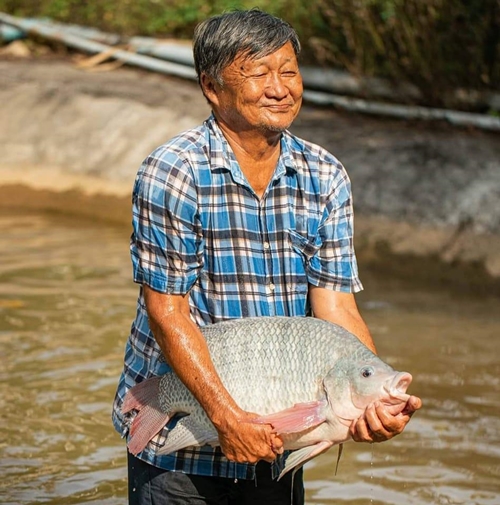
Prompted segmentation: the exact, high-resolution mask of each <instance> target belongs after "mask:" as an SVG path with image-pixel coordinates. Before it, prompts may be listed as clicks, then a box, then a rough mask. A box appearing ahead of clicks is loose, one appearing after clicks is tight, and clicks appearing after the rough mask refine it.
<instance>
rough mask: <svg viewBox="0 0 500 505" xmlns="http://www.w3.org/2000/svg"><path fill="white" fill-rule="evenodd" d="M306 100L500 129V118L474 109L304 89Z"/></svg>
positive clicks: (357, 109) (385, 113)
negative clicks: (375, 99)
mask: <svg viewBox="0 0 500 505" xmlns="http://www.w3.org/2000/svg"><path fill="white" fill-rule="evenodd" d="M303 96H304V100H306V101H308V102H311V103H314V104H317V105H333V106H335V107H338V108H340V109H344V110H348V111H350V112H360V113H363V114H373V115H377V116H388V117H394V118H399V119H421V120H444V121H448V122H449V123H451V124H454V125H459V126H474V127H476V128H481V129H483V130H490V131H500V118H498V117H494V116H487V115H485V114H474V113H472V112H460V111H453V110H448V109H434V108H430V107H420V106H414V105H395V104H389V103H383V102H372V101H368V100H362V99H360V98H350V97H346V96H339V95H333V94H331V93H322V92H320V91H309V90H305V91H304V95H303Z"/></svg>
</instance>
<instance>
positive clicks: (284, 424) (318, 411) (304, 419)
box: [252, 400, 327, 435]
mask: <svg viewBox="0 0 500 505" xmlns="http://www.w3.org/2000/svg"><path fill="white" fill-rule="evenodd" d="M326 404H327V402H326V400H317V401H313V402H306V403H296V404H295V405H294V406H293V407H290V408H289V409H285V410H281V411H280V412H276V413H274V414H268V415H266V416H259V417H256V418H255V419H253V420H252V422H254V423H257V424H270V425H271V426H272V427H273V428H274V429H275V430H276V432H277V433H278V434H281V435H285V434H287V433H298V432H301V431H304V430H307V429H308V428H312V427H313V426H317V425H318V424H321V423H322V422H323V421H325V419H326V417H325V413H324V407H325V405H326Z"/></svg>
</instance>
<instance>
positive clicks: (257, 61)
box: [228, 42, 297, 68]
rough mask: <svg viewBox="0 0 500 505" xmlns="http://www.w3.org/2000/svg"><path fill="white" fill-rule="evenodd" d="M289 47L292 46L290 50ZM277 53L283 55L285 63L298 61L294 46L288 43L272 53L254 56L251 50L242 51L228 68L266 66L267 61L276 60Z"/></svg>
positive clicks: (282, 58)
mask: <svg viewBox="0 0 500 505" xmlns="http://www.w3.org/2000/svg"><path fill="white" fill-rule="evenodd" d="M287 46H290V48H289V50H288V47H287ZM277 53H280V55H281V54H282V57H281V60H282V61H283V62H288V61H297V56H296V54H295V51H294V49H293V46H292V44H291V43H290V42H287V43H286V44H284V45H283V46H281V47H279V48H278V49H276V50H274V51H270V52H262V53H257V54H252V53H251V51H249V50H244V51H240V52H239V53H238V54H237V55H236V56H235V58H234V60H233V61H232V62H231V63H230V64H229V65H228V66H232V65H234V66H237V67H239V68H245V67H255V66H256V65H261V64H265V63H266V62H267V61H269V60H271V59H274V58H275V57H276V54H277Z"/></svg>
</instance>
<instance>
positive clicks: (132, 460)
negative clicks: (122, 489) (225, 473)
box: [128, 453, 304, 505]
mask: <svg viewBox="0 0 500 505" xmlns="http://www.w3.org/2000/svg"><path fill="white" fill-rule="evenodd" d="M128 496H129V505H304V484H303V478H302V469H300V470H298V471H297V472H295V474H294V475H293V476H292V472H288V473H287V474H286V475H285V476H284V477H283V478H282V479H280V480H279V481H276V480H273V479H272V478H271V468H270V464H269V463H266V462H265V461H261V462H259V463H258V464H257V468H256V480H255V481H253V480H237V481H235V479H228V478H225V477H203V476H200V475H187V474H184V473H180V472H169V471H168V470H162V469H161V468H156V467H155V466H152V465H149V464H148V463H145V462H144V461H141V460H140V459H138V458H136V457H134V456H132V455H131V454H130V453H129V454H128Z"/></svg>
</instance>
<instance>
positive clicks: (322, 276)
mask: <svg viewBox="0 0 500 505" xmlns="http://www.w3.org/2000/svg"><path fill="white" fill-rule="evenodd" d="M332 168H334V171H333V174H332ZM320 173H322V174H323V176H322V180H323V181H330V182H329V183H328V189H327V191H326V197H325V207H324V209H325V210H324V214H323V217H322V219H321V222H320V225H319V227H318V232H317V244H318V246H319V247H318V249H317V252H316V254H315V255H314V256H313V257H312V258H311V259H310V261H309V264H308V267H307V270H308V281H309V282H310V283H311V284H313V285H315V286H318V287H324V288H327V289H332V290H334V291H342V292H348V293H356V292H358V291H361V290H362V289H363V286H362V284H361V281H360V279H359V275H358V265H357V261H356V255H355V252H354V242H353V237H354V214H353V205H352V193H351V183H350V180H349V177H348V175H347V173H346V171H345V169H344V167H343V166H342V165H341V164H340V163H339V162H338V161H337V160H335V163H334V165H333V167H332V166H331V167H330V169H329V170H328V171H325V170H322V171H320ZM325 173H328V174H329V175H328V177H326V176H325Z"/></svg>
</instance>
